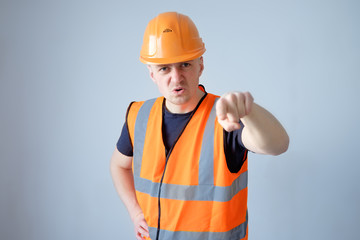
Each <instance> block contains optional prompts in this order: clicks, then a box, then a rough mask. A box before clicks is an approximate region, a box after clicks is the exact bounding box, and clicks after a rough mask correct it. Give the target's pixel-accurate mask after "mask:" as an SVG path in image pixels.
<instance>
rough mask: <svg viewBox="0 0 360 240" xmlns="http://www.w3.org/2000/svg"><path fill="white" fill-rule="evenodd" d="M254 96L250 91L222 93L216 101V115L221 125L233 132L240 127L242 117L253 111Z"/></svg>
mask: <svg viewBox="0 0 360 240" xmlns="http://www.w3.org/2000/svg"><path fill="white" fill-rule="evenodd" d="M253 103H254V98H253V97H252V95H251V94H250V93H249V92H230V93H226V94H224V95H222V96H221V97H220V99H219V100H218V101H217V103H216V115H217V118H218V122H219V123H220V125H221V126H222V127H223V128H224V129H225V130H226V131H227V132H231V131H234V130H237V129H240V127H241V126H240V123H239V121H240V118H243V117H245V116H246V115H248V114H249V113H250V112H251V109H252V106H253Z"/></svg>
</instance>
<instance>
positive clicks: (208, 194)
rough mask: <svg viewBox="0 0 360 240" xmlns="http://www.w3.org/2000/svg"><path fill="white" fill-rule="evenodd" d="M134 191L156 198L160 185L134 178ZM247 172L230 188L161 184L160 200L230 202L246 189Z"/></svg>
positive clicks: (208, 185) (207, 185)
mask: <svg viewBox="0 0 360 240" xmlns="http://www.w3.org/2000/svg"><path fill="white" fill-rule="evenodd" d="M134 180H135V189H136V190H137V191H139V192H142V193H146V194H149V195H150V196H152V197H157V196H158V191H159V186H160V183H157V182H152V181H150V180H148V179H145V178H141V177H134ZM247 182H248V172H247V171H246V172H243V173H242V174H240V176H239V177H238V178H236V179H235V180H234V181H233V183H232V184H231V186H228V187H220V186H214V184H212V185H210V184H206V185H176V184H168V183H163V184H162V186H161V198H167V199H176V200H194V201H216V202H227V201H230V200H231V199H232V198H233V197H234V196H235V195H236V194H237V193H238V192H240V191H241V190H243V189H245V188H246V187H247Z"/></svg>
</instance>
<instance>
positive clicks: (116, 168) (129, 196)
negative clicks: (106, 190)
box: [110, 148, 149, 240]
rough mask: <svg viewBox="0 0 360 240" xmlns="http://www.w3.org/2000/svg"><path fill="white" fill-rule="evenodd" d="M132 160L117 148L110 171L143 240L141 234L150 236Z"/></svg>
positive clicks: (136, 231) (139, 236)
mask: <svg viewBox="0 0 360 240" xmlns="http://www.w3.org/2000/svg"><path fill="white" fill-rule="evenodd" d="M132 160H133V157H128V156H126V155H124V154H122V153H120V152H119V151H118V150H117V148H115V150H114V153H113V155H112V157H111V161H110V171H111V176H112V179H113V182H114V186H115V189H116V191H117V193H118V194H119V196H120V198H121V200H122V201H123V203H124V205H125V207H126V208H127V210H128V212H129V215H130V217H131V220H132V221H133V223H134V227H135V229H134V230H135V234H136V238H137V239H138V240H141V239H143V238H142V236H141V235H143V236H146V237H148V236H149V230H148V225H147V223H146V221H145V218H144V214H143V212H142V210H141V208H140V205H139V203H138V201H137V198H136V194H135V186H134V177H133V172H132Z"/></svg>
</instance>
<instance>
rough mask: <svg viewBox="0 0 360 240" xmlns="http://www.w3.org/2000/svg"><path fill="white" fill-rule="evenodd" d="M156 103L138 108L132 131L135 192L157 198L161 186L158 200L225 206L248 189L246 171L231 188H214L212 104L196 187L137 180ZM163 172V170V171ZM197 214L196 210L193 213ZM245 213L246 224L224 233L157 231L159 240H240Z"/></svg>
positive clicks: (139, 177)
mask: <svg viewBox="0 0 360 240" xmlns="http://www.w3.org/2000/svg"><path fill="white" fill-rule="evenodd" d="M155 101H156V99H151V100H148V101H145V102H144V103H143V105H142V106H141V107H140V109H139V111H138V114H137V117H136V121H135V128H134V159H133V161H134V163H133V166H134V182H135V188H136V191H138V192H141V193H144V194H147V195H149V196H151V197H154V198H157V197H158V193H159V190H160V186H161V196H160V198H161V199H171V200H180V201H214V202H228V201H230V200H232V199H233V197H234V196H235V195H237V193H239V192H240V191H241V190H243V189H245V188H247V171H245V172H243V173H242V174H240V175H239V177H238V178H236V179H235V180H234V181H233V182H232V183H231V185H230V186H215V185H214V161H213V160H214V155H213V154H214V128H215V119H216V111H215V103H216V101H215V102H214V104H213V106H212V109H211V112H210V115H209V117H208V119H207V121H206V126H205V130H204V133H203V137H202V143H201V150H200V158H199V160H198V161H199V168H198V169H199V170H198V171H199V172H198V185H178V184H169V183H165V182H164V183H159V182H153V181H152V180H150V179H145V178H142V177H141V176H140V172H141V166H142V156H143V151H144V142H145V137H146V129H147V123H148V119H149V116H150V111H151V109H152V107H153V105H154V103H155ZM165 171H166V170H165ZM194 211H196V209H194ZM247 223H248V220H247V213H246V220H245V222H243V223H242V224H240V225H238V226H236V227H235V228H233V229H231V230H229V231H226V232H210V231H199V232H197V231H169V230H164V229H161V230H160V235H159V239H212V240H215V239H224V240H225V239H237V240H239V239H242V238H244V237H245V236H246V235H247V234H246V232H247ZM149 230H150V236H151V238H152V239H153V240H155V236H156V232H157V228H156V227H151V226H149Z"/></svg>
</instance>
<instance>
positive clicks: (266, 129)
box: [241, 103, 289, 155]
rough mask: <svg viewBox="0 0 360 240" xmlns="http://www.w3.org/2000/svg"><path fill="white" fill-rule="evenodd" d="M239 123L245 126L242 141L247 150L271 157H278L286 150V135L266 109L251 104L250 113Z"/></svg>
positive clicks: (287, 144) (287, 137) (287, 139)
mask: <svg viewBox="0 0 360 240" xmlns="http://www.w3.org/2000/svg"><path fill="white" fill-rule="evenodd" d="M241 121H242V122H243V124H244V126H245V127H244V130H243V135H242V139H243V142H244V144H245V146H246V147H247V148H248V149H249V150H251V151H254V152H257V153H263V154H271V155H279V154H281V153H283V152H285V151H286V150H287V148H288V146H289V136H288V134H287V133H286V131H285V129H284V128H283V126H282V125H281V124H280V122H279V121H278V120H277V119H276V118H275V117H274V116H273V115H272V114H271V113H270V112H268V111H267V110H266V109H264V108H262V107H261V106H259V105H257V104H256V103H253V106H252V109H251V112H250V113H249V114H248V115H246V116H244V117H243V118H241Z"/></svg>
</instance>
